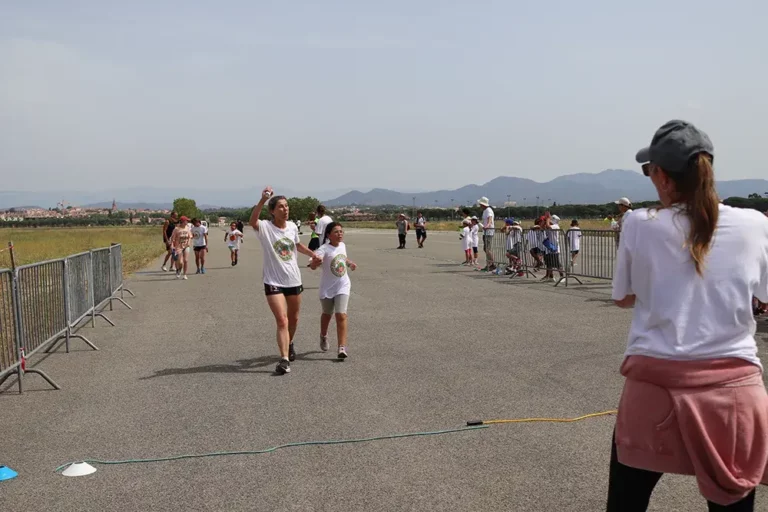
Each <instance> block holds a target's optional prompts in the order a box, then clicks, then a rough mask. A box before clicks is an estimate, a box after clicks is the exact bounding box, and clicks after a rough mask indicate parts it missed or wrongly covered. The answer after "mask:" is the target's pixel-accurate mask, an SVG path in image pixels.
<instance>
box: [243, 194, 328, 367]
mask: <svg viewBox="0 0 768 512" xmlns="http://www.w3.org/2000/svg"><path fill="white" fill-rule="evenodd" d="M267 201H269V204H268V205H267V208H268V210H269V214H270V215H271V216H272V219H271V220H259V214H260V213H261V211H262V209H263V208H264V204H265V203H267ZM289 213H290V210H289V208H288V200H287V199H286V198H285V196H273V195H272V187H267V188H265V189H264V191H263V192H262V193H261V200H260V201H259V204H257V205H256V206H255V207H254V208H253V212H252V213H251V220H250V224H251V226H252V227H253V229H254V230H256V233H257V237H258V239H259V241H260V242H261V247H262V248H263V250H264V270H263V276H264V294H265V295H266V296H267V304H269V309H270V310H271V311H272V314H273V315H274V316H275V322H276V324H277V348H278V350H279V351H280V362H279V363H277V366H276V367H275V373H277V374H278V375H285V374H286V373H289V372H290V371H291V363H290V361H293V360H294V359H296V350H295V349H294V347H293V337H294V336H295V335H296V327H297V326H298V325H299V309H300V307H301V292H303V291H304V287H303V286H302V285H301V272H299V265H298V263H297V261H296V252H297V251H298V252H300V253H302V254H304V255H306V256H309V257H310V258H312V260H313V261H316V260H317V257H316V256H315V253H314V252H312V251H310V250H309V249H308V248H307V247H306V246H305V245H304V244H302V243H301V241H300V240H299V230H298V228H297V227H296V224H294V223H293V222H289V221H288V214H289Z"/></svg>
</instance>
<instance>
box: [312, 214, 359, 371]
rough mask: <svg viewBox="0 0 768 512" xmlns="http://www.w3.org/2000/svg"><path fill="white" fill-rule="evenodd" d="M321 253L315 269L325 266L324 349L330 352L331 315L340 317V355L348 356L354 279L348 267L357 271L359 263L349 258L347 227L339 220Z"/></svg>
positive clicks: (327, 232) (330, 227) (331, 226)
mask: <svg viewBox="0 0 768 512" xmlns="http://www.w3.org/2000/svg"><path fill="white" fill-rule="evenodd" d="M315 255H316V256H317V258H316V259H314V260H313V261H312V263H311V268H312V270H315V269H316V268H317V267H319V266H320V265H322V266H323V275H322V277H321V278H320V304H321V305H322V308H323V314H322V315H321V316H320V350H322V351H323V352H327V351H328V326H330V324H331V317H332V316H334V314H335V316H336V336H337V338H338V357H339V359H346V358H347V355H348V354H347V305H348V304H349V291H350V288H351V286H352V285H351V282H350V280H349V274H348V273H347V269H349V270H355V269H356V268H357V265H355V263H354V262H353V261H352V260H350V259H349V258H348V257H347V246H346V245H345V244H344V230H343V228H342V226H341V224H339V223H338V222H331V223H330V224H328V226H326V228H325V235H324V236H323V243H322V245H321V246H320V248H319V249H318V250H317V251H315Z"/></svg>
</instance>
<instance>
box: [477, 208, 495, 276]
mask: <svg viewBox="0 0 768 512" xmlns="http://www.w3.org/2000/svg"><path fill="white" fill-rule="evenodd" d="M477 204H479V205H480V208H481V209H482V210H483V217H482V219H483V222H482V224H483V252H484V253H485V268H484V269H483V270H484V271H488V272H493V271H494V270H496V262H494V261H493V236H494V235H495V234H496V217H495V216H494V214H493V208H491V205H490V203H489V202H488V198H487V197H481V198H480V199H478V200H477Z"/></svg>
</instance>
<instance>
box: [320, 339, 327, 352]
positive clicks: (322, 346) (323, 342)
mask: <svg viewBox="0 0 768 512" xmlns="http://www.w3.org/2000/svg"><path fill="white" fill-rule="evenodd" d="M328 348H329V347H328V336H322V335H321V336H320V350H322V351H323V352H328Z"/></svg>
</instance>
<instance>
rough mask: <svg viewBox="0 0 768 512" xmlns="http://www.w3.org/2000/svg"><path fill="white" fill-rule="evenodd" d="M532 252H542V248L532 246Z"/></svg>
mask: <svg viewBox="0 0 768 512" xmlns="http://www.w3.org/2000/svg"><path fill="white" fill-rule="evenodd" d="M531 254H541V249H539V248H538V247H533V248H531Z"/></svg>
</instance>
